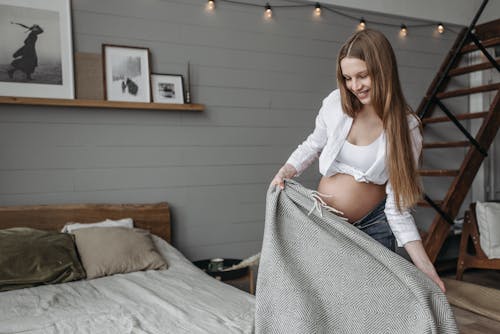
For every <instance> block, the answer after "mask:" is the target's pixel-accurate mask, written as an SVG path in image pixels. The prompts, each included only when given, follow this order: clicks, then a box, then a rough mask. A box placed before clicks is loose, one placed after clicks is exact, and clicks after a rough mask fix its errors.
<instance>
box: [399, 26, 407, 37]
mask: <svg viewBox="0 0 500 334" xmlns="http://www.w3.org/2000/svg"><path fill="white" fill-rule="evenodd" d="M399 34H400V35H401V36H403V37H404V36H406V35H408V28H406V25H404V24H402V25H401V31H400V32H399Z"/></svg>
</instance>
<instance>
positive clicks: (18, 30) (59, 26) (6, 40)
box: [0, 0, 75, 99]
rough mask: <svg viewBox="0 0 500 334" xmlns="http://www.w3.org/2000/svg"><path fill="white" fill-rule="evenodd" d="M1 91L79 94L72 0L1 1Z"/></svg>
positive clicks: (23, 94) (32, 94)
mask: <svg viewBox="0 0 500 334" xmlns="http://www.w3.org/2000/svg"><path fill="white" fill-rule="evenodd" d="M0 31H1V32H2V33H1V34H0V95H2V96H18V97H38V98H62V99H74V98H75V81H74V69H73V38H72V23H71V1H70V0H0Z"/></svg>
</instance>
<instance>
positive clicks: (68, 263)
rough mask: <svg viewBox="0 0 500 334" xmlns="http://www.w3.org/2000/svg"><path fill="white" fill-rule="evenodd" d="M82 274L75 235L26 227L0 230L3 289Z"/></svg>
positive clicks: (57, 281) (68, 278) (74, 277)
mask: <svg viewBox="0 0 500 334" xmlns="http://www.w3.org/2000/svg"><path fill="white" fill-rule="evenodd" d="M82 278H85V271H84V270H83V267H82V264H81V263H80V261H79V259H78V254H77V252H76V248H75V244H74V240H73V236H71V235H68V234H65V233H59V232H48V231H41V230H36V229H32V228H27V227H16V228H9V229H4V230H0V291H6V290H14V289H21V288H27V287H32V286H36V285H41V284H53V283H63V282H69V281H74V280H78V279H82Z"/></svg>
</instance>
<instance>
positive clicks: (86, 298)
mask: <svg viewBox="0 0 500 334" xmlns="http://www.w3.org/2000/svg"><path fill="white" fill-rule="evenodd" d="M153 237H154V242H155V245H156V246H157V248H158V250H159V252H160V253H161V254H162V255H163V256H164V257H165V259H166V260H167V261H168V263H169V268H168V269H167V270H160V271H152V270H150V271H143V272H134V273H129V274H119V275H114V276H109V277H103V278H98V279H93V280H82V281H76V282H70V283H64V284H56V285H46V286H39V287H36V288H29V289H21V290H14V291H7V292H2V293H0V333H23V334H27V333H47V334H49V333H71V334H78V333H92V334H98V333H103V334H104V333H106V334H111V333H120V334H125V333H162V334H164V333H176V334H180V333H217V334H223V333H252V332H253V323H254V299H255V298H254V296H252V295H250V294H248V293H246V292H244V291H241V290H238V289H236V288H234V287H232V286H229V285H227V284H224V283H222V282H219V281H217V280H215V279H213V278H211V277H209V276H208V275H206V274H205V273H204V272H202V271H201V270H200V269H198V268H197V267H195V266H194V265H193V264H192V263H191V262H190V261H189V260H187V259H186V258H185V257H184V256H183V255H182V254H181V253H180V252H179V251H178V250H177V249H175V248H174V247H172V246H171V245H169V244H168V243H167V242H165V241H164V240H163V239H160V238H158V237H155V236H153Z"/></svg>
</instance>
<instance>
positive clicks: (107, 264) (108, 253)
mask: <svg viewBox="0 0 500 334" xmlns="http://www.w3.org/2000/svg"><path fill="white" fill-rule="evenodd" d="M74 234H75V243H76V247H77V249H78V253H79V254H80V259H81V260H82V264H83V267H84V268H85V271H86V272H87V279H92V278H97V277H101V276H109V275H113V274H119V273H129V272H133V271H139V270H149V269H166V268H167V263H166V262H165V260H164V259H163V258H162V257H161V255H160V254H159V253H158V252H157V250H156V248H155V246H154V244H153V240H152V239H151V235H150V234H149V233H148V232H147V231H144V230H139V229H129V228H123V227H90V228H84V229H79V230H76V231H74Z"/></svg>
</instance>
